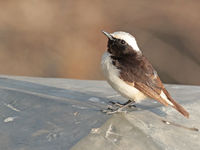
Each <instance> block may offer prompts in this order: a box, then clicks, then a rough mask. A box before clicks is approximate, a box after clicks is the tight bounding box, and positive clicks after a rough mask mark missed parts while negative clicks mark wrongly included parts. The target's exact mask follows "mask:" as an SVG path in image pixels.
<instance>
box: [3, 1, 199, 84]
mask: <svg viewBox="0 0 200 150" xmlns="http://www.w3.org/2000/svg"><path fill="white" fill-rule="evenodd" d="M101 30H105V31H107V32H114V31H119V30H122V31H127V32H130V33H131V34H133V35H134V36H135V37H136V39H137V41H138V44H139V47H140V48H141V49H142V50H143V52H144V54H145V55H146V57H147V58H148V59H149V60H150V61H151V62H152V64H153V65H154V67H155V68H156V69H157V70H158V73H159V74H160V76H161V78H162V80H163V81H164V82H167V83H181V84H196V85H197V84H198V85H200V48H199V43H200V1H194V0H190V1H183V0H173V1H172V0H169V1H161V0H151V1H150V0H149V1H146V0H134V1H132V0H123V1H122V0H101V1H99V0H93V1H90V0H76V1H72V0H71V1H69V0H17V1H16V0H0V74H10V75H26V76H40V77H64V78H78V79H103V76H102V74H101V70H100V59H101V55H102V53H103V52H104V50H105V49H106V42H107V39H106V38H105V36H104V35H103V34H102V33H101Z"/></svg>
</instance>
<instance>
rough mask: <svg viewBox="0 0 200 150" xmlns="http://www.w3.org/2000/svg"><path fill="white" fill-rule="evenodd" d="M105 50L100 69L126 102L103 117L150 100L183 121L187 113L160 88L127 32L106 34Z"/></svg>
mask: <svg viewBox="0 0 200 150" xmlns="http://www.w3.org/2000/svg"><path fill="white" fill-rule="evenodd" d="M102 32H103V33H104V35H106V37H107V38H108V43H107V50H106V51H105V52H104V54H103V56H102V59H101V68H102V71H103V74H104V77H105V79H106V80H107V82H108V83H109V84H110V86H111V87H112V88H113V89H114V90H116V91H117V92H118V93H120V94H121V96H123V97H125V98H127V99H128V101H127V102H126V103H124V104H120V103H115V104H119V105H120V106H119V107H118V109H115V110H112V111H109V112H107V113H110V114H113V113H117V112H122V111H123V109H125V108H126V107H128V106H131V105H132V104H133V103H137V102H140V101H142V100H144V99H147V98H151V99H154V100H156V101H158V102H160V103H161V104H163V105H164V106H171V107H173V108H175V109H176V110H177V111H178V112H180V113H181V114H182V115H183V116H185V117H186V118H189V113H188V112H187V111H186V110H185V109H184V108H183V107H182V106H181V105H180V104H178V103H177V102H176V101H175V100H174V99H173V98H172V97H171V95H170V94H169V92H168V91H167V89H166V88H165V87H164V85H163V83H162V81H161V79H160V77H159V76H158V73H157V71H156V70H155V69H154V68H153V66H152V64H151V63H150V62H149V60H148V59H147V58H146V57H145V56H144V55H143V53H142V51H141V50H140V48H139V47H138V44H137V42H136V39H135V37H134V36H132V35H131V34H129V33H127V32H123V31H117V32H114V33H108V32H105V31H102ZM113 103H114V102H113Z"/></svg>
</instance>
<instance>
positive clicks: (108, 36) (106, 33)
mask: <svg viewBox="0 0 200 150" xmlns="http://www.w3.org/2000/svg"><path fill="white" fill-rule="evenodd" d="M102 32H103V34H105V35H106V36H107V38H108V39H109V40H113V37H112V35H111V34H110V33H108V32H105V31H102Z"/></svg>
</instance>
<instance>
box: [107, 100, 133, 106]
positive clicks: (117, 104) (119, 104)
mask: <svg viewBox="0 0 200 150" xmlns="http://www.w3.org/2000/svg"><path fill="white" fill-rule="evenodd" d="M130 102H132V101H131V100H128V101H127V102H125V103H120V102H113V101H109V103H110V104H112V105H113V106H116V107H123V106H125V105H127V104H129V103H130ZM128 107H136V106H135V105H133V104H132V105H128Z"/></svg>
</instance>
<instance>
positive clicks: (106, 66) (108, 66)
mask: <svg viewBox="0 0 200 150" xmlns="http://www.w3.org/2000/svg"><path fill="white" fill-rule="evenodd" d="M110 56H111V54H109V53H108V52H105V53H104V55H103V56H102V60H101V67H102V71H103V73H104V76H105V78H106V80H107V81H108V83H109V84H110V85H111V87H112V88H113V89H115V90H116V91H117V92H119V93H120V94H121V95H122V96H124V97H126V98H128V99H132V100H135V101H139V100H143V99H145V98H146V96H145V95H144V94H143V93H142V92H140V91H139V90H137V89H136V88H135V87H134V85H133V86H132V85H129V84H127V83H126V82H124V81H123V80H122V79H121V78H120V70H119V69H117V68H116V67H115V66H114V65H113V63H112V58H111V57H110Z"/></svg>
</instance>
